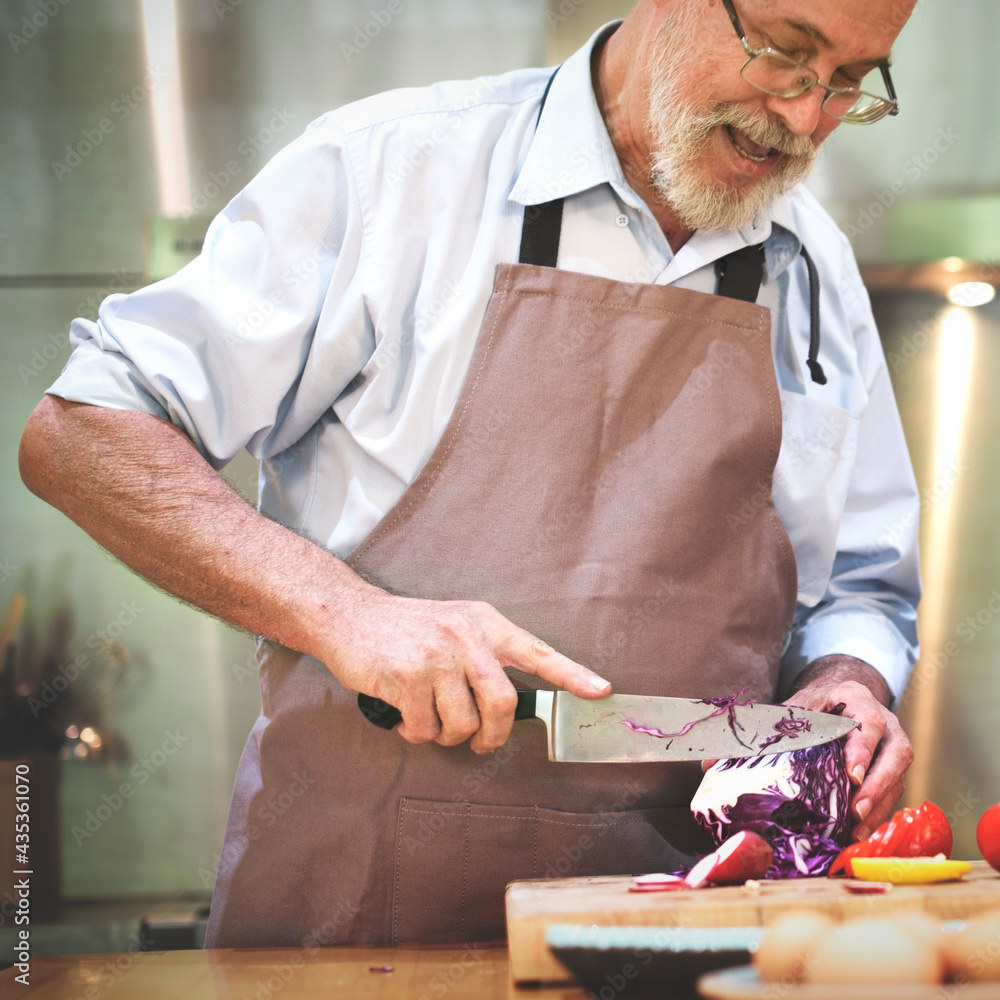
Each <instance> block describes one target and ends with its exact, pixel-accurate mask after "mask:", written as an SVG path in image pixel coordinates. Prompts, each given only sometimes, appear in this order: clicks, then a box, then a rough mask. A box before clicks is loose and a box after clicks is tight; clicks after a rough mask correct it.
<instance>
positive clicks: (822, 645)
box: [781, 262, 921, 704]
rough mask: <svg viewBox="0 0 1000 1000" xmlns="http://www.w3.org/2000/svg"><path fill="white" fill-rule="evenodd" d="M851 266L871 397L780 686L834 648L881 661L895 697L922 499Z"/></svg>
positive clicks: (852, 309)
mask: <svg viewBox="0 0 1000 1000" xmlns="http://www.w3.org/2000/svg"><path fill="white" fill-rule="evenodd" d="M849 270H850V271H851V272H852V273H851V274H849V275H848V279H849V281H848V286H849V288H850V289H851V291H852V292H853V294H852V295H851V296H850V303H849V315H850V317H851V322H852V324H853V327H854V331H853V332H854V339H855V343H856V344H857V349H858V355H859V365H860V369H861V372H862V374H863V376H864V380H865V388H866V390H867V395H868V401H867V405H866V406H865V408H864V411H863V413H862V414H861V415H860V423H859V428H858V437H857V447H856V455H855V459H854V466H853V470H852V474H851V478H850V484H849V488H848V493H847V499H846V503H845V506H844V511H843V516H842V518H841V521H840V525H839V529H838V533H837V551H836V555H835V557H834V562H833V567H832V571H831V574H830V579H829V583H828V585H827V588H826V592H825V594H824V596H823V599H822V600H820V601H819V602H818V603H817V604H815V605H814V606H811V607H805V606H802V605H800V606H799V607H798V609H797V613H796V620H795V624H794V627H793V629H792V634H791V638H790V642H789V645H788V648H787V649H786V652H785V655H784V657H783V659H782V665H781V689H782V690H787V688H788V686H789V685H790V684H791V682H792V681H793V680H794V678H795V677H796V676H797V675H798V674H799V673H800V672H801V671H802V670H803V669H805V667H806V666H808V664H809V663H811V662H812V661H814V660H816V659H818V658H820V657H822V656H829V655H831V654H835V653H839V654H844V655H848V656H853V657H856V658H858V659H860V660H864V661H865V662H867V663H869V664H871V666H873V667H874V668H875V669H876V670H878V671H879V673H880V674H882V676H883V677H884V678H885V681H886V683H887V684H888V686H889V689H890V691H891V692H892V696H893V704H895V703H896V702H897V701H898V699H899V697H900V696H901V695H902V693H903V690H904V688H905V687H906V682H907V679H908V677H909V675H910V671H911V670H912V669H913V665H914V663H915V662H916V660H917V656H918V653H919V646H918V638H917V604H918V602H919V599H920V589H921V586H920V570H919V560H918V550H917V542H918V527H919V524H918V522H919V514H920V506H921V500H920V494H919V492H918V489H917V484H916V481H915V478H914V475H913V470H912V466H911V463H910V459H909V453H908V451H907V446H906V439H905V437H904V434H903V428H902V424H901V421H900V418H899V412H898V409H897V407H896V402H895V397H894V395H893V390H892V385H891V382H890V378H889V372H888V369H887V366H886V363H885V357H884V353H883V351H882V347H881V344H880V342H879V338H878V335H877V333H876V331H875V324H874V319H873V317H872V314H871V307H870V304H869V301H868V296H867V293H866V292H865V291H864V288H863V286H862V285H861V281H860V276H857V274H856V270H855V268H854V266H853V262H852V264H851V266H850V268H849Z"/></svg>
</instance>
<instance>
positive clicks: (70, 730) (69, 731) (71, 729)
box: [66, 726, 80, 740]
mask: <svg viewBox="0 0 1000 1000" xmlns="http://www.w3.org/2000/svg"><path fill="white" fill-rule="evenodd" d="M79 735H80V730H79V729H77V728H76V726H67V727H66V739H68V740H75V739H76V738H77V736H79Z"/></svg>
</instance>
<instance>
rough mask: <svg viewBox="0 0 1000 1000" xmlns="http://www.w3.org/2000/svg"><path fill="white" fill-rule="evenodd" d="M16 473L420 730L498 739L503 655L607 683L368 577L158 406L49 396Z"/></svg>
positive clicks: (460, 604) (507, 719)
mask: <svg viewBox="0 0 1000 1000" xmlns="http://www.w3.org/2000/svg"><path fill="white" fill-rule="evenodd" d="M21 475H22V476H23V478H24V481H25V483H26V484H27V486H28V488H29V489H31V490H32V492H34V493H36V494H37V495H38V496H40V497H41V498H42V499H43V500H46V501H48V502H49V503H51V504H52V505H53V506H55V507H58V508H59V509H60V510H61V511H63V512H64V513H65V514H67V515H68V516H69V517H70V518H72V519H73V520H74V521H75V522H76V523H77V524H79V525H80V527H82V528H83V529H84V530H85V531H86V532H87V533H88V534H90V535H91V536H92V537H93V538H95V539H96V540H97V541H98V542H100V543H101V544H102V545H103V546H105V548H107V549H108V550H109V551H110V552H112V553H113V554H114V555H116V556H117V557H118V558H119V559H121V560H122V562H124V563H126V565H128V566H130V567H131V568H132V569H134V570H135V571H136V572H137V573H139V574H141V575H142V576H144V577H146V579H148V580H150V581H151V582H152V583H155V584H156V585H157V586H160V587H162V588H163V589H164V590H167V591H169V592H170V593H171V594H174V595H176V596H177V597H179V598H181V599H182V600H184V601H188V602H190V603H191V604H194V605H196V606H197V607H199V608H202V609H203V610H205V611H208V612H209V613H210V614H213V615H216V616H217V617H219V618H222V619H223V620H225V621H227V622H230V623H231V624H233V625H236V626H238V627H240V628H243V629H246V630H247V631H248V632H252V633H254V634H257V635H263V636H265V637H267V638H269V639H273V640H275V641H277V642H279V643H281V644H283V645H285V646H289V647H290V648H292V649H295V650H298V651H299V652H303V653H308V654H310V655H312V656H315V657H316V658H317V659H318V660H320V661H321V662H323V663H324V664H326V666H327V667H328V668H329V670H330V671H331V672H332V673H333V674H334V676H335V677H337V679H338V680H339V681H340V682H341V683H342V684H343V685H344V686H345V687H346V688H347V689H348V690H353V691H364V692H365V693H366V694H371V695H374V696H375V697H378V698H383V699H385V700H386V701H387V702H389V703H390V704H392V705H395V706H397V707H398V708H399V709H400V711H401V712H402V715H403V722H402V724H401V725H400V726H399V727H398V730H397V731H398V732H399V735H400V736H402V737H403V739H406V740H409V741H410V742H413V743H420V742H424V741H426V740H436V741H437V742H439V743H442V744H444V745H446V746H450V745H452V744H454V743H460V742H462V741H463V740H466V739H468V738H469V737H470V736H471V737H472V741H471V744H470V745H471V746H472V749H474V750H477V751H488V750H493V749H495V748H496V747H498V746H500V745H501V744H502V743H504V742H505V741H506V739H507V737H508V736H509V734H510V727H511V724H512V723H513V721H514V709H515V707H516V704H517V698H516V694H515V692H514V688H513V686H512V685H511V683H510V680H509V679H508V678H507V676H506V674H505V673H504V668H506V667H516V668H517V669H519V670H522V671H525V672H527V673H531V674H535V675H536V676H538V677H539V678H541V679H542V680H546V681H549V682H551V683H552V684H556V685H558V686H559V687H563V688H565V689H566V690H568V691H570V692H571V693H572V694H575V695H577V696H578V697H583V698H594V697H601V696H603V695H605V694H607V693H608V691H609V690H610V684H608V682H607V681H605V680H604V679H603V678H600V677H598V676H597V675H596V674H594V673H593V672H592V671H590V670H588V669H587V668H586V667H584V666H582V665H581V664H578V663H574V662H573V661H572V660H570V659H568V658H567V657H565V656H563V655H562V654H561V653H559V652H558V651H556V650H554V649H552V648H551V647H549V646H548V645H546V644H545V643H544V642H541V641H539V640H538V639H537V638H535V637H534V636H532V635H530V634H529V633H527V632H525V631H524V630H523V629H520V628H518V627H517V626H516V625H514V624H513V623H512V622H510V621H508V620H507V619H506V618H504V617H503V616H502V615H501V614H500V613H499V612H498V611H496V609H494V608H492V607H491V606H489V605H487V604H484V603H482V602H478V601H428V600H421V599H418V598H409V597H399V596H396V595H393V594H389V593H387V592H386V591H384V590H380V589H379V588H377V587H374V586H372V585H371V584H369V583H367V582H365V581H364V580H362V579H361V577H359V576H358V575H357V574H356V573H354V571H353V570H352V569H351V568H350V567H348V566H347V565H346V564H345V563H343V562H341V561H340V560H339V559H337V558H336V557H335V556H333V555H331V554H330V553H329V552H327V551H325V550H324V549H323V548H321V547H320V546H318V545H314V544H313V543H312V542H309V541H308V540H306V539H304V538H301V537H300V536H298V535H296V534H295V533H294V532H292V531H290V530H288V529H286V528H284V527H282V526H281V525H279V524H276V523H274V522H273V521H269V520H268V519H267V518H265V517H263V516H262V515H261V514H259V513H258V512H257V511H256V510H254V509H253V508H252V507H251V506H250V505H249V504H247V503H246V502H245V501H244V500H242V498H240V497H239V495H238V494H237V493H236V492H235V491H234V490H232V489H231V488H230V486H229V485H228V483H226V482H225V480H223V479H222V477H221V476H219V475H218V474H217V473H216V472H215V471H214V470H213V469H212V468H211V466H209V465H208V463H207V462H205V461H204V459H203V458H202V457H201V455H199V454H198V452H197V450H196V449H195V448H194V446H193V445H192V444H191V442H190V440H188V438H187V437H185V436H184V434H182V433H181V432H180V431H178V430H177V429H176V428H175V427H172V426H171V425H170V424H168V423H166V422H164V421H162V420H159V419H157V418H156V417H152V416H150V415H149V414H146V413H134V412H130V411H121V410H107V409H103V408H101V407H96V406H82V405H78V404H73V403H67V402H65V401H64V400H61V399H58V398H56V397H51V396H50V397H46V398H45V399H44V400H43V402H42V403H40V404H39V405H38V407H37V408H36V410H35V412H34V413H33V414H32V417H31V419H30V420H29V422H28V426H27V427H26V428H25V432H24V437H23V438H22V444H21Z"/></svg>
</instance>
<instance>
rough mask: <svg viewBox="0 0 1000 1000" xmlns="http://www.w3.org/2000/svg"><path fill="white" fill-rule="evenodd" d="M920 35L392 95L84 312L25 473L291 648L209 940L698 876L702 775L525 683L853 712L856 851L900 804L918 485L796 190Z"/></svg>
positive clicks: (574, 66)
mask: <svg viewBox="0 0 1000 1000" xmlns="http://www.w3.org/2000/svg"><path fill="white" fill-rule="evenodd" d="M911 6H912V3H911V2H910V0H837V2H833V0H815V2H811V3H804V2H803V0H739V2H738V4H737V3H736V2H735V0H734V2H730V0H697V2H688V0H639V2H638V3H637V4H636V6H635V8H634V10H633V11H632V12H631V14H630V15H629V16H628V17H627V18H626V19H625V21H624V22H622V23H621V24H611V25H607V26H606V27H605V28H603V29H601V30H600V31H599V32H597V33H596V34H595V35H594V37H593V38H592V39H591V41H590V42H589V44H588V45H587V46H586V47H585V48H584V49H582V50H581V51H580V52H578V53H577V54H576V55H574V56H573V57H572V58H571V59H569V60H568V61H567V62H566V63H565V64H564V65H563V66H562V67H560V68H559V69H558V71H557V72H556V73H554V74H553V72H552V71H551V70H526V71H519V72H514V73H510V74H507V75H505V76H501V77H496V78H488V79H482V80H477V81H472V82H462V83H454V82H453V83H445V84H440V85H437V86H434V87H429V88H426V89H421V90H407V91H398V92H394V93H389V94H384V95H381V96H376V97H373V98H370V99H368V100H365V101H361V102H359V103H357V104H354V105H351V106H349V107H346V108H343V109H341V110H339V111H337V112H334V113H331V114H329V115H327V116H325V117H323V118H321V119H320V120H319V121H317V122H315V123H314V124H313V125H312V126H310V128H309V129H307V130H306V132H305V134H304V135H303V136H302V137H301V138H299V139H298V140H296V141H295V142H293V143H292V144H291V145H290V146H289V147H288V148H287V149H285V150H284V151H282V152H281V153H280V154H279V155H277V156H276V157H275V158H274V160H273V161H272V162H271V163H270V164H268V166H267V167H266V168H265V169H264V170H262V171H261V173H260V175H259V176H258V177H257V178H255V179H254V180H253V181H252V182H251V183H250V184H249V185H248V187H247V188H246V189H245V190H244V191H243V192H242V193H241V194H240V195H238V196H237V197H236V198H235V199H234V201H233V202H232V203H231V204H230V205H229V206H228V207H227V208H226V209H225V211H224V212H223V213H222V214H221V215H220V216H219V217H218V218H217V219H216V220H215V221H214V223H213V225H212V227H211V228H210V230H209V232H208V236H207V238H206V241H205V247H204V252H203V254H202V255H201V257H200V258H199V259H198V260H196V261H195V262H194V263H192V264H191V265H189V266H188V267H187V268H185V269H184V270H183V271H181V272H180V273H179V274H178V275H176V276H175V277H173V278H170V279H168V280H166V281H163V282H160V283H159V284H156V285H153V286H151V287H149V288H146V289H143V290H141V291H139V292H137V293H135V294H133V295H130V296H112V297H111V298H110V299H108V300H107V301H106V302H105V304H104V306H103V308H102V310H101V315H100V318H99V320H98V321H97V322H96V323H89V322H85V321H79V322H78V323H77V324H76V325H75V328H74V343H75V345H76V346H75V350H74V353H73V355H72V357H71V359H70V362H69V364H68V366H67V368H66V370H65V371H64V373H63V374H62V375H61V376H60V378H59V379H58V380H57V382H56V383H55V385H54V386H53V387H52V388H51V390H50V394H49V395H48V396H47V397H46V398H45V399H44V400H43V401H42V402H41V403H40V404H39V406H38V409H37V410H36V412H35V413H34V414H33V416H32V418H31V420H30V422H29V425H28V427H27V429H26V431H25V436H24V440H23V445H22V470H23V475H24V478H25V481H26V483H27V484H28V485H29V486H30V488H31V489H32V490H34V491H35V492H36V493H38V494H39V495H40V496H42V497H44V498H45V499H46V500H48V501H49V502H50V503H53V504H55V505H56V506H58V507H59V508H60V509H62V510H63V511H65V512H66V513H67V514H68V515H69V516H70V517H72V518H73V519H74V520H75V521H77V522H78V523H79V524H80V525H82V526H83V527H84V528H85V529H86V530H87V531H88V532H89V533H91V534H92V535H93V536H94V537H95V538H96V539H97V540H98V541H100V542H101V543H102V544H103V545H105V546H106V547H107V548H108V549H110V550H111V551H112V552H113V553H115V554H116V555H118V556H119V557H120V558H121V559H123V560H124V561H125V562H126V563H128V564H129V565H130V566H132V567H133V568H134V569H135V570H136V571H137V572H139V573H141V574H142V575H143V576H145V577H148V578H149V579H150V580H152V581H153V582H155V583H156V584H158V585H160V586H161V587H164V588H166V589H167V590H169V591H171V592H172V593H174V594H176V595H178V596H179V597H180V598H182V599H184V600H186V601H189V602H191V603H193V604H196V605H198V606H199V607H201V608H203V609H205V610H206V611H207V612H209V613H211V614H214V615H218V616H219V617H220V618H223V619H225V620H226V621H229V622H232V623H234V624H235V625H238V626H240V627H242V628H245V629H247V630H248V631H250V632H252V633H254V634H256V635H258V636H260V641H259V660H260V676H261V693H262V711H261V715H260V718H259V720H258V722H257V724H256V725H255V726H254V729H253V731H252V732H251V734H250V738H249V740H248V742H247V745H246V749H245V751H244V754H243V757H242V760H241V763H240V768H239V774H238V777H237V782H236V788H235V791H234V796H233V802H232V806H231V809H230V814H229V820H228V824H227V829H226V842H225V847H224V849H223V852H222V864H221V865H220V870H219V879H218V883H217V887H216V893H215V899H214V901H213V906H212V918H211V926H210V930H209V939H208V943H209V944H213V945H216V946H236V945H268V944H272V945H278V944H286V945H293V944H306V945H310V944H331V943H350V942H355V943H357V942H388V941H404V940H413V939H419V940H431V939H434V938H439V939H462V938H464V939H484V938H487V937H497V936H501V935H502V933H503V886H504V884H505V883H506V882H507V881H509V880H511V879H515V878H523V877H531V876H540V875H545V874H552V873H555V872H558V873H565V872H576V873H581V874H586V873H595V872H598V873H599V872H606V873H613V872H629V871H642V870H647V871H648V870H663V869H664V868H669V867H671V866H676V865H678V864H679V863H681V862H682V861H683V856H682V854H683V852H684V851H689V852H690V851H693V850H695V849H696V844H695V841H694V840H693V839H692V837H691V830H690V829H689V824H690V817H689V810H688V803H689V800H690V796H691V794H692V791H693V788H694V787H695V785H696V783H697V781H698V779H699V776H700V770H699V768H698V767H697V765H679V764H663V765H660V764H645V765H633V766H628V765H621V766H619V765H607V764H604V765H575V764H550V763H549V762H548V760H547V759H546V754H545V748H544V735H543V734H542V733H541V732H540V731H539V730H540V729H541V727H538V726H534V725H528V724H519V725H518V727H517V728H516V729H512V722H513V713H514V703H515V689H514V685H515V684H516V683H530V684H533V685H536V686H537V685H538V684H540V683H541V684H548V685H550V686H552V685H554V686H559V687H563V688H566V689H568V690H569V691H571V692H573V693H575V694H577V695H580V696H582V697H593V698H599V697H601V696H602V695H605V694H606V693H607V692H608V691H609V690H610V687H611V685H613V686H614V688H615V689H616V690H619V691H623V692H634V693H646V694H662V695H677V696H683V697H692V698H705V697H717V696H720V695H725V694H729V693H731V692H733V691H735V690H737V689H739V688H746V689H747V690H748V691H749V692H750V694H751V695H752V696H753V697H755V698H758V699H776V698H789V697H793V701H794V703H795V704H798V705H801V706H804V707H807V708H815V709H824V708H830V707H832V706H834V705H836V704H838V703H843V704H844V705H845V706H846V708H845V711H846V713H847V714H849V715H851V716H853V717H854V718H856V719H858V720H859V721H861V723H862V726H861V728H860V730H858V731H856V732H855V733H854V734H852V735H851V736H850V738H849V739H848V741H847V744H846V748H845V754H846V761H847V766H848V770H849V773H850V775H851V777H852V780H853V781H854V783H855V784H856V786H857V787H856V789H855V791H854V794H853V798H852V810H853V814H854V832H855V835H856V836H863V835H865V834H867V833H868V832H870V831H871V830H872V829H874V827H875V826H876V825H877V824H878V823H879V822H880V821H881V820H882V819H883V818H885V816H886V815H887V814H888V813H889V811H890V810H891V809H892V807H893V805H894V804H895V802H896V800H897V799H898V797H899V795H900V794H901V791H902V787H903V774H904V772H905V770H906V768H907V767H908V765H909V762H910V759H911V749H910V745H909V742H908V740H907V738H906V736H905V735H904V734H903V732H902V730H901V729H900V726H899V724H898V722H897V720H896V718H895V716H894V715H893V714H892V712H891V711H890V707H891V705H892V704H893V699H894V698H896V697H898V696H899V694H900V693H901V691H902V688H903V686H904V684H905V682H906V678H907V675H908V672H909V670H910V668H911V666H912V664H913V662H914V660H915V657H916V634H915V606H916V602H917V599H918V592H919V582H918V571H917V557H916V551H915V513H916V511H917V508H918V498H917V493H916V488H915V484H914V481H913V476H912V472H911V470H910V467H909V462H908V459H907V457H906V447H905V443H904V440H903V436H902V432H901V428H900V423H899V418H898V415H897V412H896V408H895V404H894V401H893V398H892V392H891V388H890V384H889V378H888V374H887V371H886V367H885V363H884V360H883V357H882V353H881V349H880V346H879V342H878V338H877V334H876V332H875V330H874V326H873V321H872V317H871V312H870V309H869V306H868V301H867V296H866V295H865V292H864V289H863V287H862V284H861V281H860V278H859V275H858V272H857V268H856V265H855V263H854V261H853V258H852V255H851V253H850V249H849V247H848V245H847V242H846V240H845V239H844V238H843V236H842V235H841V234H840V233H839V232H838V231H837V229H836V228H835V226H834V225H833V224H832V223H831V221H830V220H829V218H828V217H827V216H826V215H825V214H824V213H823V211H822V210H821V209H820V207H819V206H818V205H817V204H816V202H815V201H814V200H813V199H812V198H811V197H810V195H809V194H808V193H807V192H806V191H805V190H804V189H802V188H801V187H800V186H797V184H798V182H799V181H800V180H801V179H802V178H803V177H804V176H805V175H806V174H807V172H808V171H809V168H810V166H811V164H812V162H813V158H814V156H815V153H816V150H817V149H818V147H819V146H820V145H821V143H822V142H823V141H824V140H825V139H826V137H827V136H828V135H829V134H830V133H831V132H832V131H833V129H834V128H836V127H837V125H838V124H839V122H841V121H844V122H852V123H858V124H867V123H870V122H873V121H876V120H877V119H879V118H881V117H883V116H884V115H885V114H894V113H895V112H896V110H897V106H896V101H895V95H894V94H893V91H892V83H891V80H890V77H889V71H888V61H889V52H890V48H891V46H892V43H893V40H894V39H895V37H896V35H897V33H898V31H899V29H900V28H901V26H902V25H903V23H904V22H905V20H906V18H907V17H908V15H909V12H910V8H911ZM244 448H247V449H249V450H250V451H251V453H252V454H254V455H255V456H259V457H260V459H261V461H262V475H261V491H260V512H257V511H255V510H253V509H251V508H249V507H248V506H247V505H246V504H244V503H243V502H242V501H241V500H240V499H239V498H238V497H237V496H236V495H235V494H234V493H233V492H232V491H231V490H230V489H229V488H228V487H227V486H226V484H225V483H224V481H223V480H222V479H221V478H220V477H219V476H218V475H217V474H216V472H215V471H214V468H220V467H222V466H224V465H225V464H226V463H227V462H228V461H230V460H231V459H232V458H233V456H235V455H236V454H237V453H238V452H239V451H240V450H242V449H244ZM213 467H214V468H213ZM355 692H364V693H367V694H369V695H372V696H375V697H377V698H381V699H384V700H385V701H386V702H389V703H390V704H393V705H396V706H398V707H399V709H400V710H401V712H402V723H401V724H400V726H399V727H398V730H397V732H395V733H393V732H383V731H380V730H378V729H376V728H374V727H373V726H371V725H369V724H368V722H367V721H365V719H364V718H363V717H362V716H361V714H360V713H359V712H358V709H357V705H356V703H355ZM490 751H496V752H495V753H493V754H492V755H488V756H477V754H487V753H488V752H490ZM296 783H297V784H296ZM293 785H294V786H295V788H297V789H302V788H306V790H305V791H303V792H302V794H301V795H300V796H299V797H298V798H294V801H292V800H291V799H290V800H289V801H290V803H291V804H289V805H288V808H287V809H284V810H283V811H280V810H276V809H274V808H272V806H273V803H274V802H275V801H277V800H278V798H279V797H280V796H282V794H283V793H285V792H286V791H287V790H288V789H289V788H291V787H292V786H293ZM286 798H287V796H286Z"/></svg>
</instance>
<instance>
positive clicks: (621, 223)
mask: <svg viewBox="0 0 1000 1000" xmlns="http://www.w3.org/2000/svg"><path fill="white" fill-rule="evenodd" d="M615 225H616V226H617V227H618V228H619V229H624V228H625V227H626V226H627V225H628V216H627V215H619V216H618V217H617V218H616V219H615Z"/></svg>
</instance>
